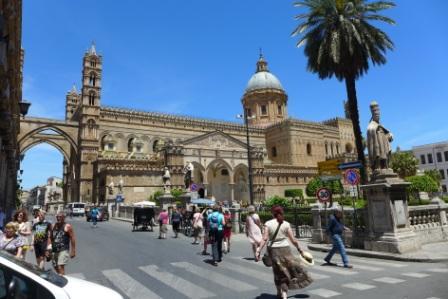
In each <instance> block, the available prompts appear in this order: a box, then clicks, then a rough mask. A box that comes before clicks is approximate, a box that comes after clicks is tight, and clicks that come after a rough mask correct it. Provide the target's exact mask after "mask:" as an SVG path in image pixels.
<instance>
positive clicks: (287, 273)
mask: <svg viewBox="0 0 448 299" xmlns="http://www.w3.org/2000/svg"><path fill="white" fill-rule="evenodd" d="M271 211H272V216H273V219H272V220H269V221H266V223H265V225H264V233H263V239H262V240H261V243H260V246H259V247H258V248H257V251H256V253H257V260H259V259H260V253H261V250H262V249H263V247H264V246H265V245H266V244H267V243H268V242H269V244H268V249H267V254H268V255H269V257H270V258H271V260H272V270H273V272H274V283H275V286H276V288H277V297H278V298H282V299H286V298H288V290H290V289H301V288H304V287H306V286H308V285H309V284H311V283H312V282H313V280H312V278H311V277H310V276H309V275H308V273H307V272H306V271H305V269H304V268H303V267H302V266H301V264H300V261H299V259H298V258H296V257H294V256H293V255H292V253H291V248H290V246H289V243H288V240H289V241H290V242H291V243H292V244H293V245H294V246H295V247H296V248H297V250H298V251H299V253H300V254H301V255H302V254H303V251H302V249H301V248H300V246H299V242H298V241H297V240H296V238H294V235H293V232H292V229H291V226H290V224H289V223H288V222H287V221H285V220H284V216H283V208H282V207H280V206H275V207H273V208H272V210H271Z"/></svg>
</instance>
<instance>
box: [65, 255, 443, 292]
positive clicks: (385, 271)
mask: <svg viewBox="0 0 448 299" xmlns="http://www.w3.org/2000/svg"><path fill="white" fill-rule="evenodd" d="M317 255H318V254H316V259H315V266H313V267H311V268H308V270H309V271H308V272H309V273H310V275H311V276H312V277H313V279H314V280H315V282H314V283H313V284H312V285H311V286H309V287H308V288H306V289H303V290H300V291H299V292H300V293H303V294H308V295H309V296H310V298H332V297H336V298H337V297H338V296H340V297H342V296H343V295H344V293H346V292H349V291H350V292H353V291H355V292H366V291H369V290H375V289H377V288H384V287H387V286H393V285H399V284H404V283H412V282H413V280H421V279H428V278H430V277H431V276H432V275H440V274H446V273H448V268H447V267H446V266H444V265H432V266H431V267H430V268H429V269H427V268H424V270H422V271H417V272H416V270H415V268H414V269H412V270H413V271H406V270H407V269H406V267H407V266H408V264H406V263H401V262H391V261H387V262H385V261H377V260H367V259H363V258H351V263H352V264H353V265H354V269H352V270H350V269H345V268H343V267H332V266H321V265H320V262H321V261H322V259H321V257H317ZM271 271H272V270H271V269H269V268H266V267H264V265H263V264H262V263H255V262H254V261H253V260H249V259H246V258H243V257H238V256H227V257H226V259H225V260H224V261H223V262H222V263H220V264H219V266H218V267H217V268H214V267H211V266H210V265H207V264H205V263H203V264H195V263H194V262H191V261H190V262H187V261H178V262H170V263H167V264H166V265H163V266H161V265H160V264H159V265H154V264H151V265H142V266H139V267H138V268H137V269H135V271H132V273H130V272H128V273H126V272H125V271H124V270H122V269H107V270H102V271H100V272H101V275H102V276H104V277H105V278H106V279H107V281H108V282H110V285H109V287H112V288H115V289H116V290H117V291H119V292H120V293H121V294H123V295H124V296H126V297H127V298H132V299H143V298H144V299H161V298H165V299H166V298H170V297H167V296H164V294H163V293H162V294H161V293H160V290H161V287H160V286H163V287H164V288H167V289H172V290H174V291H176V292H178V293H180V294H182V298H192V299H193V298H199V299H202V298H221V297H220V293H219V289H220V288H224V289H227V290H231V292H234V293H235V296H234V298H254V297H255V296H254V295H255V294H257V293H260V290H261V289H263V290H271V292H272V293H274V292H275V287H274V283H273V276H272V273H271ZM359 274H369V275H370V276H367V277H364V278H363V279H360V277H361V276H360V275H359ZM89 275H90V274H89V273H72V274H68V276H71V277H75V278H80V279H89ZM383 275H384V276H383ZM243 277H244V278H246V279H243ZM335 278H339V279H342V280H343V281H341V282H340V283H335ZM147 279H148V280H151V281H156V282H158V283H159V286H157V287H155V284H154V283H144V281H146V280H147ZM321 282H324V283H321ZM328 282H331V283H328ZM165 294H166V293H165ZM360 296H362V294H360ZM429 297H430V296H428V298H429ZM171 298H172V297H171ZM432 298H433V299H435V298H437V297H432Z"/></svg>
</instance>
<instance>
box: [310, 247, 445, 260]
mask: <svg viewBox="0 0 448 299" xmlns="http://www.w3.org/2000/svg"><path fill="white" fill-rule="evenodd" d="M308 249H310V250H314V251H321V252H328V251H330V249H331V248H329V247H328V246H327V245H321V244H308ZM346 252H347V254H348V255H352V256H358V257H367V258H378V259H384V260H394V261H401V262H418V263H440V262H448V257H443V258H428V257H420V258H419V257H410V256H402V255H397V254H393V253H383V252H377V251H367V250H362V249H350V248H346Z"/></svg>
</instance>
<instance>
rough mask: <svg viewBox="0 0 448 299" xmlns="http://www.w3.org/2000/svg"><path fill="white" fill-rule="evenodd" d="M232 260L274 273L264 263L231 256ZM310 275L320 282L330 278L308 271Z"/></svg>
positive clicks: (306, 268)
mask: <svg viewBox="0 0 448 299" xmlns="http://www.w3.org/2000/svg"><path fill="white" fill-rule="evenodd" d="M230 258H232V259H234V260H238V261H241V262H245V263H247V264H251V265H255V266H261V267H263V269H266V272H267V271H269V272H270V273H272V270H270V269H271V268H268V267H266V266H265V265H264V264H263V263H262V262H258V263H256V262H254V261H253V260H247V259H245V258H244V257H241V256H231V257H230ZM308 269H309V267H305V270H307V271H308ZM308 273H309V274H310V275H311V277H312V278H313V279H315V280H319V279H325V278H328V277H329V276H328V275H325V274H318V273H316V272H313V271H308ZM272 279H273V278H272V276H271V280H270V281H271V282H272Z"/></svg>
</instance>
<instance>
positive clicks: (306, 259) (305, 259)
mask: <svg viewBox="0 0 448 299" xmlns="http://www.w3.org/2000/svg"><path fill="white" fill-rule="evenodd" d="M299 259H300V261H301V262H302V263H304V264H305V265H307V266H313V265H314V258H313V256H312V255H311V253H309V252H308V251H304V252H302V254H299Z"/></svg>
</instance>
